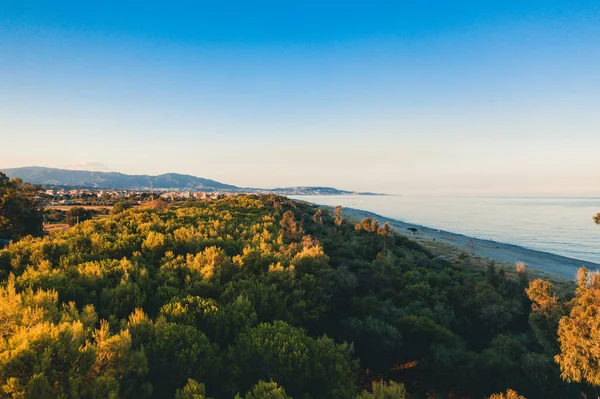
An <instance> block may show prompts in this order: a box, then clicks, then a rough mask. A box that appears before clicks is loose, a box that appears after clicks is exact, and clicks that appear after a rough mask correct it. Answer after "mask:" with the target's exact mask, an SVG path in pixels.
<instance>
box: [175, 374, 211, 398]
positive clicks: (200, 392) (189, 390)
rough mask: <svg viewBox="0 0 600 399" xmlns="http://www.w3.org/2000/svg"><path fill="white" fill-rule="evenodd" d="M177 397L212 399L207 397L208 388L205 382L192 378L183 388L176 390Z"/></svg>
mask: <svg viewBox="0 0 600 399" xmlns="http://www.w3.org/2000/svg"><path fill="white" fill-rule="evenodd" d="M175 399H210V398H207V397H206V389H205V388H204V384H201V383H199V382H198V381H196V380H193V379H191V378H189V379H188V381H187V384H185V386H184V387H183V388H182V389H178V390H177V391H176V392H175Z"/></svg>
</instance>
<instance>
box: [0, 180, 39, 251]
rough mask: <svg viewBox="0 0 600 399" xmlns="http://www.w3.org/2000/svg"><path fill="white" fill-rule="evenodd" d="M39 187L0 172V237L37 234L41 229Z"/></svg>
mask: <svg viewBox="0 0 600 399" xmlns="http://www.w3.org/2000/svg"><path fill="white" fill-rule="evenodd" d="M39 192H40V187H39V186H34V185H31V184H29V183H23V181H22V180H21V179H9V178H8V176H6V175H5V174H4V173H2V172H0V239H8V240H12V239H19V238H22V237H25V236H27V235H33V236H39V235H41V234H42V232H43V229H42V225H43V208H42V204H41V201H40V199H39Z"/></svg>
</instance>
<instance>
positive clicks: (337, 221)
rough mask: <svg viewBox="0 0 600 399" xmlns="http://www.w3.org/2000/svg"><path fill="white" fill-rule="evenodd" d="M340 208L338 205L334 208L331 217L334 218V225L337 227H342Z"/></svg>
mask: <svg viewBox="0 0 600 399" xmlns="http://www.w3.org/2000/svg"><path fill="white" fill-rule="evenodd" d="M342 209H343V208H342V206H341V205H338V206H336V207H335V210H334V211H333V216H335V224H336V225H337V226H341V225H342Z"/></svg>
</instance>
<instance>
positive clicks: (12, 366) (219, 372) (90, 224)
mask: <svg viewBox="0 0 600 399" xmlns="http://www.w3.org/2000/svg"><path fill="white" fill-rule="evenodd" d="M114 213H115V214H113V215H111V216H109V217H107V218H103V219H94V220H89V221H86V222H84V223H80V224H77V225H75V226H74V227H72V228H70V229H69V230H66V231H61V232H56V233H53V234H52V235H50V236H46V237H42V238H32V237H26V238H24V239H21V240H20V241H17V242H14V243H12V244H11V245H9V246H8V247H6V248H4V249H3V250H0V277H1V279H2V280H3V283H2V285H1V288H0V396H1V397H9V398H59V397H60V398H174V397H175V398H180V399H183V398H205V397H207V398H208V397H211V398H234V397H236V395H238V396H237V397H240V398H288V397H292V398H296V399H301V398H357V397H358V398H403V397H410V398H432V397H438V398H484V397H489V396H490V395H492V394H495V393H499V394H498V395H496V396H494V397H497V398H501V397H510V398H513V397H514V398H516V397H520V396H518V395H523V396H524V397H527V398H529V399H533V398H571V397H580V394H581V393H582V392H585V391H586V390H587V391H589V388H587V385H581V384H578V383H576V382H581V383H585V382H586V381H591V380H590V379H586V378H587V376H589V375H592V376H593V373H594V364H593V360H594V359H593V356H592V358H591V359H588V360H590V361H589V370H588V371H590V372H589V373H588V374H586V376H583V375H577V372H576V371H577V364H578V361H579V360H578V359H577V351H575V352H576V353H575V354H571V352H567V351H563V353H565V355H564V356H567V357H568V359H569V361H570V362H571V363H570V366H569V365H567V362H566V361H565V362H563V363H564V364H565V365H566V366H565V367H562V365H563V363H561V364H560V366H559V364H557V363H556V361H555V359H554V356H555V355H557V354H558V353H559V352H560V350H561V348H559V340H558V338H557V335H556V334H557V333H556V331H557V329H556V328H557V327H556V326H557V324H558V320H559V319H560V317H563V316H565V315H566V314H567V312H568V310H569V309H570V307H569V305H567V303H566V302H565V301H563V300H562V299H561V300H559V299H558V298H556V296H555V295H554V294H553V293H552V286H551V284H550V283H547V282H543V281H542V280H536V281H535V282H534V283H532V286H531V287H529V288H528V286H529V281H528V278H527V273H526V272H525V271H523V270H522V271H521V272H520V273H519V274H518V275H517V276H516V277H514V278H508V277H506V276H505V274H504V271H503V270H502V269H498V268H496V267H495V266H494V265H489V266H488V267H487V269H482V268H473V267H466V266H465V265H464V264H462V263H461V262H449V261H447V260H444V259H442V258H438V257H435V256H434V255H433V254H432V253H430V252H429V250H427V249H425V248H424V247H422V246H421V245H419V244H417V243H415V242H413V241H410V240H409V239H408V238H406V237H402V236H399V235H397V234H394V233H393V232H392V231H391V230H390V228H389V226H387V225H384V226H379V225H378V224H377V222H375V221H372V220H369V219H365V220H364V221H362V222H361V223H359V224H357V225H354V224H351V223H348V221H346V220H344V219H343V217H342V215H341V214H340V213H341V212H340V209H337V210H336V212H335V213H333V212H332V213H329V212H327V211H325V210H320V209H319V208H317V207H315V206H312V205H309V204H306V203H300V202H295V201H291V200H288V199H286V198H284V197H278V196H238V197H234V198H226V199H223V200H219V201H212V202H202V201H196V202H188V203H184V204H179V205H178V206H176V207H169V208H166V209H163V207H162V206H157V207H146V208H144V207H141V208H136V209H129V210H123V211H122V212H114ZM581 279H582V280H581V286H580V289H582V290H585V289H587V288H586V287H589V283H588V280H585V279H586V277H585V276H582V277H581ZM546 283H547V284H546ZM548 284H550V285H548ZM586 284H587V285H586ZM597 284H598V285H599V286H600V283H597ZM526 289H527V293H526ZM528 293H529V296H530V297H531V298H532V299H533V302H532V301H531V300H530V299H529V298H528V296H527V294H528ZM576 298H581V295H578V296H577V297H576ZM566 299H569V298H566ZM586 303H589V300H588V302H586ZM532 304H533V310H532ZM580 305H581V306H585V303H582V304H580ZM574 309H575V308H574ZM560 328H561V329H563V330H565V331H570V333H572V334H577V331H575V330H576V329H577V325H572V324H569V323H567V322H564V323H563V322H561V326H560ZM584 336H585V332H584V333H583V336H582V335H580V336H579V338H578V339H579V341H581V339H583V338H585V337H584ZM582 337H583V338H582ZM560 344H561V345H567V346H568V341H567V339H566V338H565V339H563V340H562V341H560ZM559 360H560V359H559ZM559 360H557V361H559ZM569 367H570V368H569ZM565 370H566V371H565ZM569 371H570V372H571V374H568V373H569ZM561 373H562V378H561ZM565 373H567V374H565ZM578 377H581V378H578ZM563 378H564V379H565V380H570V381H576V382H574V383H568V382H566V381H563ZM509 389H510V390H509ZM513 390H514V391H513ZM515 391H516V392H518V394H517V393H516V392H515ZM502 392H506V394H502Z"/></svg>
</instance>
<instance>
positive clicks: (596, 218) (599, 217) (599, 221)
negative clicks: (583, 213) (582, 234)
mask: <svg viewBox="0 0 600 399" xmlns="http://www.w3.org/2000/svg"><path fill="white" fill-rule="evenodd" d="M593 219H594V223H596V224H600V212H598V213H597V214H596V215H595V216H594V217H593Z"/></svg>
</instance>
